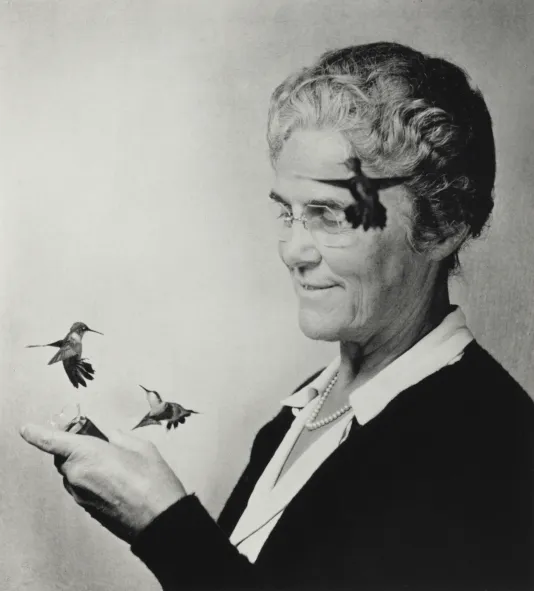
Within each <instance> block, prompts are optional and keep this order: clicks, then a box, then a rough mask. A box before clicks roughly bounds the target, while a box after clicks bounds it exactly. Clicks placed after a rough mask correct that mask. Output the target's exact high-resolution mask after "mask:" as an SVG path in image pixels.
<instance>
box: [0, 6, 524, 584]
mask: <svg viewBox="0 0 534 591" xmlns="http://www.w3.org/2000/svg"><path fill="white" fill-rule="evenodd" d="M533 14H534V10H533V9H532V4H531V3H530V2H528V0H525V1H519V0H516V1H514V2H509V1H507V0H500V1H492V0H487V1H469V2H467V1H465V0H423V1H410V0H397V1H393V0H390V1H387V0H380V1H379V0H365V1H364V0H359V1H342V0H324V1H317V0H309V1H303V0H287V1H282V0H269V2H263V1H261V0H254V1H252V0H202V1H199V0H181V1H174V2H170V1H167V2H166V1H162V0H155V1H154V0H153V1H152V2H145V1H142V0H93V1H89V0H55V1H53V0H40V1H37V0H34V1H28V0H12V1H10V2H6V1H4V2H3V3H2V5H1V7H0V188H1V193H0V194H1V201H0V241H1V250H2V263H1V271H0V280H1V288H2V289H1V290H0V304H1V308H0V335H1V339H0V346H1V354H2V365H1V380H2V382H1V383H2V393H1V394H0V410H1V415H0V428H1V430H2V437H1V444H2V449H1V450H0V478H1V480H0V482H1V484H0V494H1V500H0V501H1V505H0V517H1V524H0V539H1V546H0V588H2V589H6V590H9V591H11V590H17V591H20V590H31V591H34V590H35V591H60V590H63V589H69V590H70V591H82V590H91V591H104V590H106V591H149V590H156V589H158V585H157V583H156V581H155V579H154V578H153V577H152V575H151V574H150V573H149V572H148V571H147V570H146V569H145V568H144V566H143V565H142V564H141V563H140V562H139V561H138V560H137V559H136V558H135V557H133V555H131V554H130V551H129V549H128V547H127V546H126V545H125V544H123V543H122V542H120V541H118V540H116V539H114V538H113V537H112V536H111V535H110V534H108V533H107V532H106V531H105V530H104V529H102V528H101V527H100V526H99V525H98V524H97V523H96V522H95V521H93V520H92V519H91V518H90V517H89V516H88V515H86V514H85V513H84V511H83V510H81V509H80V508H78V507H77V506H76V505H75V503H74V501H73V500H72V499H71V498H70V497H69V496H68V495H67V494H66V493H65V492H64V490H63V486H62V483H61V479H60V477H59V476H58V474H57V473H56V471H55V469H54V467H53V464H52V459H51V458H50V457H49V456H46V455H45V454H42V453H39V452H38V451H37V450H35V449H33V448H31V447H30V446H28V445H27V444H25V443H24V442H23V441H22V440H21V439H20V437H19V435H18V428H19V426H20V425H21V424H22V423H24V422H25V421H32V422H46V421H48V420H49V418H50V417H51V416H52V415H53V414H54V413H56V412H58V411H59V410H60V409H61V408H62V407H63V406H64V405H65V404H67V403H69V402H72V401H78V402H80V403H81V405H82V410H83V411H84V412H85V413H87V414H88V415H89V416H91V417H92V419H93V420H94V421H95V423H97V424H98V425H99V426H100V428H101V429H103V430H104V431H106V430H109V429H113V428H121V429H129V428H130V427H131V426H132V425H133V424H135V423H136V422H137V421H138V420H139V419H140V418H141V417H142V416H143V415H144V414H145V413H146V411H147V404H146V400H145V396H144V393H143V391H142V390H141V389H140V388H139V387H138V384H143V385H145V386H147V387H149V388H153V389H156V390H158V391H160V393H161V394H162V395H163V396H164V397H166V398H168V399H171V400H176V401H178V402H181V403H182V404H184V405H185V406H188V407H191V408H193V409H197V410H198V411H201V412H202V413H203V414H202V415H198V416H195V417H193V418H191V419H190V420H189V421H188V423H186V424H185V425H184V426H183V427H180V428H179V429H178V430H177V431H176V432H173V433H171V434H166V433H165V432H164V430H163V429H160V428H157V427H149V428H147V429H144V430H140V431H139V432H138V433H139V436H140V437H143V438H146V439H150V440H152V441H154V443H156V445H158V447H159V449H160V450H161V452H162V453H163V455H164V457H165V458H166V459H167V460H168V461H169V463H170V464H171V465H172V467H173V468H174V469H175V470H176V471H177V473H178V474H179V476H180V478H181V479H182V480H183V482H184V484H185V486H186V487H187V488H188V489H189V490H191V491H196V492H197V493H198V495H199V496H200V498H201V499H202V500H203V501H204V502H205V503H206V505H207V507H208V509H209V510H210V511H211V512H212V513H213V514H214V515H216V514H217V513H218V512H219V510H220V508H221V507H222V504H223V502H224V500H225V499H226V497H227V495H228V494H229V492H230V489H231V487H232V485H233V484H234V482H235V480H236V479H237V477H238V474H239V472H240V470H241V469H242V468H243V466H244V463H245V462H246V459H247V455H248V450H249V446H250V443H251V440H252V437H253V435H254V433H255V431H256V430H257V429H258V428H259V426H260V425H261V424H262V423H263V422H265V421H266V420H267V419H268V418H270V417H271V416H272V415H273V414H274V413H275V412H277V410H278V408H279V400H280V399H281V398H283V397H284V396H285V395H287V394H288V393H289V392H290V391H291V390H292V388H294V387H295V386H296V385H297V384H298V383H299V382H300V381H301V380H303V379H304V378H305V377H307V375H308V374H309V373H311V372H312V371H313V370H315V369H317V368H318V367H320V366H321V364H325V363H327V362H328V361H329V360H330V358H331V356H332V355H333V354H334V352H335V350H334V348H333V346H332V345H326V344H320V343H314V342H312V341H309V340H306V339H305V338H304V337H303V336H302V335H301V334H300V332H299V329H298V326H297V322H296V314H295V312H296V307H295V302H294V298H293V294H292V290H291V286H290V283H289V280H288V277H287V272H286V271H285V269H284V268H283V266H282V264H281V262H280V261H279V260H278V255H277V249H276V241H275V239H274V236H273V235H272V234H271V233H270V226H269V223H268V221H267V217H266V210H265V204H266V201H267V194H268V190H269V186H270V179H271V171H270V167H269V164H268V160H267V151H266V144H265V140H264V135H265V120H266V111H267V106H268V99H269V95H270V93H271V91H272V89H273V88H274V87H275V86H276V85H277V84H278V83H279V82H281V80H282V79H283V78H284V77H285V76H286V75H287V74H289V73H290V72H291V71H292V70H294V69H295V68H297V67H300V66H303V65H305V64H308V63H310V62H311V61H312V60H314V59H315V58H316V57H317V56H318V55H319V54H320V53H322V52H323V51H324V50H326V49H331V48H336V47H340V46H344V45H347V44H353V43H363V42H370V41H377V40H394V41H400V42H404V43H408V44H411V45H413V46H414V47H415V48H417V49H421V50H423V51H426V52H430V53H436V54H439V55H441V56H444V57H447V58H450V59H452V60H453V61H455V62H457V63H458V64H460V65H462V66H464V67H465V68H466V69H467V71H468V72H469V73H470V75H471V77H472V79H473V80H474V82H475V83H476V84H477V85H478V86H479V87H480V88H481V90H482V91H483V92H484V94H485V96H486V98H487V101H488V104H489V107H490V110H491V112H492V114H493V118H494V122H495V136H496V141H497V148H498V152H497V153H498V179H497V188H496V207H495V212H494V219H493V224H492V226H491V229H490V230H489V231H488V232H486V234H485V238H484V239H483V240H480V241H479V242H478V243H474V244H473V246H472V247H470V248H469V249H468V250H467V251H466V252H465V253H464V255H463V256H462V262H463V275H462V277H461V279H460V281H457V280H455V281H454V284H453V293H454V299H455V301H456V302H459V303H460V304H462V306H463V307H464V310H465V312H466V313H467V316H468V320H469V322H470V325H471V327H472V329H473V331H474V333H475V335H476V336H477V337H478V339H479V340H480V342H481V343H482V344H483V345H484V346H486V347H487V348H488V349H489V350H490V351H491V352H492V353H493V354H494V355H495V356H496V357H497V359H499V360H500V361H501V362H502V363H503V365H504V366H505V367H506V368H507V369H508V370H509V371H510V372H511V374H512V375H513V376H514V377H515V378H516V379H517V380H518V381H519V382H520V383H521V384H522V385H523V386H524V387H525V388H526V389H527V390H529V391H530V392H531V393H532V392H534V365H533V355H532V350H533V323H534V315H533V314H532V311H531V303H532V291H533V288H534V269H533V264H532V261H533V260H534V239H533V238H534V234H533V232H532V225H533V224H534V208H533V198H532V192H531V187H532V184H533V181H534V173H533V170H532V168H533V157H532V146H533V145H534V128H533V125H532V111H531V109H532V106H531V97H532V96H533V95H534V66H533V63H534V60H533V37H534V36H533V34H532V32H533V24H534V18H533ZM74 321H84V322H86V323H87V324H88V325H89V326H91V327H93V328H95V329H96V330H99V331H102V332H103V333H104V334H105V336H103V337H102V336H98V335H93V334H88V335H87V336H86V337H85V340H84V347H85V351H84V352H85V354H86V355H87V357H89V359H90V360H91V361H92V362H93V364H94V367H95V369H96V379H95V381H94V382H93V383H91V384H90V385H89V386H88V388H87V389H86V390H83V391H80V392H78V391H75V390H74V389H73V388H72V387H71V386H70V384H69V382H68V381H67V378H66V376H65V375H64V373H63V370H62V368H61V366H60V365H54V366H50V367H49V366H47V362H48V360H49V359H50V357H51V356H52V355H53V350H51V349H50V350H47V349H25V348H24V346H25V345H27V344H30V343H42V342H49V341H51V340H56V339H58V338H60V337H63V336H64V334H65V333H66V331H67V329H68V328H69V327H70V325H71V324H72V323H73V322H74ZM179 535H180V534H179V532H177V536H179ZM177 560H179V557H178V559H177Z"/></svg>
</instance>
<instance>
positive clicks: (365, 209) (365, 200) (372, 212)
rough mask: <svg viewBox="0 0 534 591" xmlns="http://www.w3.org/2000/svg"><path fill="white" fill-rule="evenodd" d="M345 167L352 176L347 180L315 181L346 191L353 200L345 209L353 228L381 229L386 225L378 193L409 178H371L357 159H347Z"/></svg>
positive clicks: (384, 213)
mask: <svg viewBox="0 0 534 591" xmlns="http://www.w3.org/2000/svg"><path fill="white" fill-rule="evenodd" d="M346 164H347V167H348V168H349V170H350V171H351V172H353V173H354V175H353V176H351V177H349V178H348V179H315V180H316V181H319V182H320V183H324V184H326V185H332V186H334V187H341V188H343V189H348V190H349V191H350V194H351V195H352V197H353V199H354V203H353V204H352V205H350V206H349V207H347V208H346V209H345V215H346V218H347V221H348V222H349V223H351V224H352V227H353V228H357V227H358V226H362V227H363V229H364V230H368V229H369V228H381V229H383V228H384V226H385V225H386V208H385V207H384V206H383V205H382V203H381V202H380V200H379V197H378V192H379V191H382V190H384V189H388V188H389V187H395V186H397V185H400V184H402V183H404V182H406V181H407V180H408V179H409V177H390V178H376V177H375V178H372V177H368V176H367V175H366V174H365V173H364V172H363V171H362V164H361V162H360V159H359V158H349V159H348V160H347V163H346Z"/></svg>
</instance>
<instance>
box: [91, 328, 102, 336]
mask: <svg viewBox="0 0 534 591" xmlns="http://www.w3.org/2000/svg"><path fill="white" fill-rule="evenodd" d="M87 330H88V332H96V334H101V335H102V336H104V333H103V332H98V330H93V329H92V328H88V329H87Z"/></svg>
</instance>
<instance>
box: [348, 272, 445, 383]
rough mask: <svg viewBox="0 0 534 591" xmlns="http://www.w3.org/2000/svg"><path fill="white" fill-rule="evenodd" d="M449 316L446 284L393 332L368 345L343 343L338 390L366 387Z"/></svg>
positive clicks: (399, 320)
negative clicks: (373, 378) (379, 373)
mask: <svg viewBox="0 0 534 591" xmlns="http://www.w3.org/2000/svg"><path fill="white" fill-rule="evenodd" d="M449 312H450V301H449V292H448V286H447V284H446V283H444V284H443V285H442V286H441V287H439V288H438V289H437V290H436V291H435V292H434V293H433V294H432V297H430V298H429V299H428V301H424V300H423V301H420V302H419V303H418V305H416V306H414V308H413V309H411V310H410V311H409V312H408V313H407V314H406V315H405V316H404V317H399V319H398V322H396V323H395V324H394V325H393V326H392V327H390V330H388V331H387V332H383V333H381V334H379V335H377V336H376V337H374V338H373V339H371V340H369V341H368V342H366V343H364V344H362V343H357V342H341V343H340V357H341V363H340V367H339V376H338V384H337V385H338V389H339V390H345V389H346V388H348V387H349V386H350V389H354V387H358V386H361V385H363V384H364V383H365V382H367V381H369V380H370V379H371V378H372V377H373V376H375V375H376V374H377V373H378V372H379V371H381V370H382V369H384V368H385V367H386V366H388V365H389V364H390V363H391V362H392V361H394V360H395V359H397V357H400V356H401V355H402V354H403V353H404V352H405V351H407V350H408V349H410V348H411V347H413V345H415V343H417V342H418V341H420V340H421V339H422V338H423V337H424V336H425V335H427V334H428V333H429V332H430V331H432V330H433V329H434V328H436V327H437V326H438V325H439V324H440V323H441V322H442V320H443V319H444V318H445V316H446V315H447V314H448V313H449Z"/></svg>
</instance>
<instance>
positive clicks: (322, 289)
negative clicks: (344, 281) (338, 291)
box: [298, 282, 338, 296]
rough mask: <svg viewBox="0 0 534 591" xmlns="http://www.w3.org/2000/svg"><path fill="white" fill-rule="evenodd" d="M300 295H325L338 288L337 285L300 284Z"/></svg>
mask: <svg viewBox="0 0 534 591" xmlns="http://www.w3.org/2000/svg"><path fill="white" fill-rule="evenodd" d="M298 287H299V290H298V291H299V293H301V294H302V295H308V296H311V295H314V294H316V295H323V294H326V293H327V292H328V291H330V290H331V289H333V288H334V287H338V286H337V284H335V283H328V284H319V283H300V282H299V284H298Z"/></svg>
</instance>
